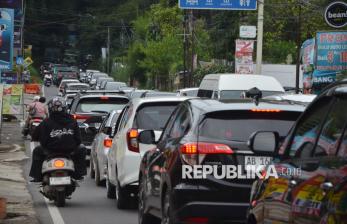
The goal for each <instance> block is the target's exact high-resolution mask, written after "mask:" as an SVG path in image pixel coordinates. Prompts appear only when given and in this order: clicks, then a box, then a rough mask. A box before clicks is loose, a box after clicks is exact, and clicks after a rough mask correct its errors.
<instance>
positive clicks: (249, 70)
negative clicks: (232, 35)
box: [235, 40, 254, 74]
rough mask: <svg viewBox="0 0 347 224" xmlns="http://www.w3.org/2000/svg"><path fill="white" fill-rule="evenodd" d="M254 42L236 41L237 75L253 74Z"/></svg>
mask: <svg viewBox="0 0 347 224" xmlns="http://www.w3.org/2000/svg"><path fill="white" fill-rule="evenodd" d="M253 50H254V40H236V51H235V73H237V74H253V72H254V70H253Z"/></svg>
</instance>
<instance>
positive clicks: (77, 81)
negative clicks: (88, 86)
mask: <svg viewBox="0 0 347 224" xmlns="http://www.w3.org/2000/svg"><path fill="white" fill-rule="evenodd" d="M61 82H75V83H80V81H79V80H77V79H63V80H61Z"/></svg>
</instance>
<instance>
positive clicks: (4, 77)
mask: <svg viewBox="0 0 347 224" xmlns="http://www.w3.org/2000/svg"><path fill="white" fill-rule="evenodd" d="M0 82H1V83H3V84H16V83H17V73H15V72H11V71H9V72H2V73H1V80H0Z"/></svg>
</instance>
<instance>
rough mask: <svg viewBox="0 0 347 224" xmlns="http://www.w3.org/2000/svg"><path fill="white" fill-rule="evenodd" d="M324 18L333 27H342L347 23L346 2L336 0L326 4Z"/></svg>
mask: <svg viewBox="0 0 347 224" xmlns="http://www.w3.org/2000/svg"><path fill="white" fill-rule="evenodd" d="M324 18H325V21H326V23H327V24H328V25H329V26H331V27H334V28H342V27H344V26H346V25H347V3H346V2H342V1H336V2H333V3H331V4H330V5H328V7H327V8H326V10H325V13H324Z"/></svg>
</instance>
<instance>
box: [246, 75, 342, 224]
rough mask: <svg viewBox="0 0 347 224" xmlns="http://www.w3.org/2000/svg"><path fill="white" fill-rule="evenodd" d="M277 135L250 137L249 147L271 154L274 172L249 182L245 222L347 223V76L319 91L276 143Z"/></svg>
mask: <svg viewBox="0 0 347 224" xmlns="http://www.w3.org/2000/svg"><path fill="white" fill-rule="evenodd" d="M261 130H263V129H261ZM276 136H277V133H272V132H264V131H261V132H258V133H257V134H256V135H254V136H253V137H252V138H251V139H250V144H251V145H252V149H253V151H254V152H256V153H260V154H268V153H271V154H275V157H276V160H274V162H273V163H272V164H271V165H272V166H274V167H275V168H276V171H277V173H278V177H277V178H276V177H269V178H267V179H259V180H257V181H256V182H255V183H254V184H253V188H252V194H251V200H250V209H249V213H248V223H265V222H266V223H347V206H346V202H347V81H344V82H341V83H337V84H335V85H333V86H330V87H329V88H328V89H326V90H325V91H324V92H323V93H322V94H321V95H320V96H318V97H317V98H316V99H315V100H314V101H313V103H312V104H310V105H309V106H308V108H307V110H306V111H305V113H304V114H303V115H302V116H301V117H300V119H299V120H298V121H297V122H296V124H295V126H294V127H293V128H292V130H291V132H290V133H289V135H288V136H287V138H286V140H285V141H284V143H283V145H282V146H281V147H276V145H277V144H276V142H277V137H276ZM264 138H266V139H267V146H266V145H264V144H262V143H261V142H260V141H262V139H264ZM271 144H273V146H272V147H269V145H271Z"/></svg>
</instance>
